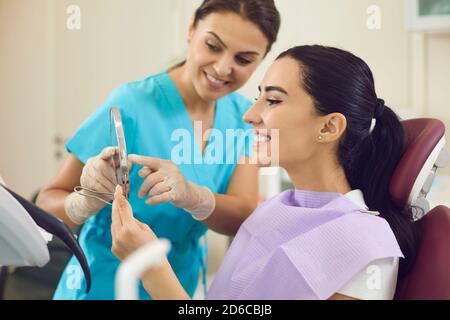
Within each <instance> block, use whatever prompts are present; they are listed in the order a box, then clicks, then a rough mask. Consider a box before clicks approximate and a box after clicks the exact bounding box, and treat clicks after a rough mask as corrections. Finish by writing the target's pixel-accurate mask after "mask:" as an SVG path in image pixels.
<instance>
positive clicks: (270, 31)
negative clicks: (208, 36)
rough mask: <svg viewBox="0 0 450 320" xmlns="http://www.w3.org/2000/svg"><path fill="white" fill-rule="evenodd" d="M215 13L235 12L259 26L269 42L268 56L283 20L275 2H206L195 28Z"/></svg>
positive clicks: (224, 0) (195, 18)
mask: <svg viewBox="0 0 450 320" xmlns="http://www.w3.org/2000/svg"><path fill="white" fill-rule="evenodd" d="M215 12H233V13H236V14H238V15H240V16H241V17H242V18H244V19H246V20H248V21H251V22H253V23H254V24H255V25H257V26H258V28H259V29H260V30H261V32H262V33H263V34H264V35H265V36H266V38H267V41H268V42H269V45H268V47H267V51H266V54H267V53H268V52H269V51H270V50H271V49H272V45H273V44H274V43H275V42H276V41H277V36H278V31H279V30H280V25H281V18H280V13H279V12H278V10H277V8H276V6H275V3H274V0H205V1H203V3H202V5H201V6H200V7H199V8H198V9H197V11H196V12H195V17H194V22H193V25H194V27H196V26H197V25H198V23H199V21H200V20H203V19H205V18H206V17H207V16H208V15H210V14H211V13H215Z"/></svg>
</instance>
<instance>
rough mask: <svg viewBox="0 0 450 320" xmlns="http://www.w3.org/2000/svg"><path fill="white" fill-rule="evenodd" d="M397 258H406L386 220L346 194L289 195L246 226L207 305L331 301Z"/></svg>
mask: <svg viewBox="0 0 450 320" xmlns="http://www.w3.org/2000/svg"><path fill="white" fill-rule="evenodd" d="M389 257H403V254H402V252H401V250H400V248H399V246H398V243H397V240H396V239H395V236H394V234H393V232H392V230H391V228H390V226H389V224H388V223H387V222H386V221H385V220H384V219H382V218H379V217H376V216H373V215H370V214H368V213H367V212H363V211H361V208H359V207H358V206H357V205H356V204H354V203H353V202H352V201H351V200H350V199H348V198H347V197H345V196H343V195H340V194H336V193H318V192H304V191H299V190H295V191H294V190H292V191H287V192H284V193H282V194H280V195H278V196H277V197H275V198H273V199H271V200H269V201H267V202H265V203H263V204H262V205H260V206H259V207H258V208H257V209H256V211H255V212H254V213H253V214H252V215H251V216H250V217H249V218H248V219H247V220H246V221H245V222H244V224H243V225H242V226H241V228H240V229H239V232H238V234H237V236H236V238H235V239H234V241H233V243H232V245H231V247H230V249H229V251H228V252H227V255H226V256H225V259H224V262H223V264H222V265H221V267H220V269H219V271H218V273H217V275H216V277H215V279H214V281H213V283H212V285H211V288H210V290H209V292H208V295H207V299H210V300H281V299H286V300H310V299H328V298H329V297H331V296H332V295H333V294H335V293H336V292H338V290H339V289H341V288H342V287H343V286H344V285H345V284H347V283H348V282H349V281H350V280H351V279H352V278H353V277H354V276H355V275H356V274H358V273H359V272H361V271H362V270H363V269H364V268H365V267H367V266H368V265H369V264H370V263H371V262H373V261H375V260H379V259H384V258H389Z"/></svg>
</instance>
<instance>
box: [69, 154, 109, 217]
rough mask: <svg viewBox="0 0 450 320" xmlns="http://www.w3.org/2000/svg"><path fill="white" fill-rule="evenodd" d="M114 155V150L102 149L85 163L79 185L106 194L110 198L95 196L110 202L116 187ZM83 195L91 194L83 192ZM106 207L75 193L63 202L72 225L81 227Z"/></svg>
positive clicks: (97, 201) (102, 203) (99, 202)
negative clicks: (109, 194) (108, 194)
mask: <svg viewBox="0 0 450 320" xmlns="http://www.w3.org/2000/svg"><path fill="white" fill-rule="evenodd" d="M115 154H116V148H113V147H110V148H106V149H104V150H103V151H102V152H101V153H100V154H99V155H98V156H96V157H94V158H91V159H89V160H88V161H87V163H86V165H85V166H84V168H83V172H82V174H81V178H80V183H81V187H82V188H84V189H89V190H93V191H97V192H108V193H111V196H106V195H102V196H100V195H95V196H97V197H99V198H102V199H104V200H105V201H111V200H112V199H113V194H114V191H115V189H116V185H117V178H116V174H115V171H114V165H113V162H112V157H113V156H114V155H115ZM83 193H85V194H89V195H91V194H92V193H90V192H86V191H85V190H84V191H83ZM105 206H106V203H104V202H102V201H100V200H98V199H95V198H92V197H86V196H83V195H80V194H77V193H75V192H74V193H72V194H70V195H69V196H68V197H67V198H66V200H65V202H64V208H65V210H66V213H67V216H68V217H69V218H70V220H72V222H73V223H75V224H77V225H81V224H83V223H84V222H86V220H87V219H89V218H90V217H91V216H93V215H94V214H95V213H97V212H98V211H100V210H101V209H103V208H104V207H105Z"/></svg>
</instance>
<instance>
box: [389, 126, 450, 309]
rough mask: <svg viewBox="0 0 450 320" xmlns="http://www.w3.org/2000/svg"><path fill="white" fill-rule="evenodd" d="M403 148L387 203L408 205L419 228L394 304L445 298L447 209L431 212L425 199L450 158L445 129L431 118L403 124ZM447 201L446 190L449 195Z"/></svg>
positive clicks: (448, 286)
mask: <svg viewBox="0 0 450 320" xmlns="http://www.w3.org/2000/svg"><path fill="white" fill-rule="evenodd" d="M403 125H404V128H405V130H406V134H407V150H406V152H405V154H404V155H403V157H402V159H401V160H400V162H399V165H398V167H397V169H396V171H395V172H394V175H393V177H392V180H391V184H390V194H391V199H392V200H393V201H394V203H395V205H396V206H397V207H398V208H405V207H407V206H412V207H413V208H414V209H413V210H414V217H413V218H414V220H415V221H416V223H418V224H419V230H420V233H421V235H420V243H419V247H418V252H417V259H416V262H415V265H414V267H413V268H412V270H411V272H410V273H409V274H408V275H406V276H405V277H404V278H403V279H401V280H400V281H399V283H398V285H397V292H396V296H395V299H396V300H448V299H450V209H449V208H448V207H446V206H438V207H436V208H434V209H432V210H430V204H429V202H428V200H427V199H426V197H427V195H428V193H429V192H430V190H431V187H432V185H433V181H434V178H435V175H436V170H437V169H439V168H443V167H445V166H446V165H447V164H448V163H449V160H450V157H449V153H448V151H447V149H445V136H444V135H445V126H444V124H443V123H442V122H441V121H439V120H435V119H416V120H408V121H404V122H403ZM449 197H450V192H449Z"/></svg>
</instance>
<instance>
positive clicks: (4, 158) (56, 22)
mask: <svg viewBox="0 0 450 320" xmlns="http://www.w3.org/2000/svg"><path fill="white" fill-rule="evenodd" d="M275 2H276V4H277V7H278V9H279V11H280V13H281V17H282V29H281V31H280V35H279V40H278V42H277V43H276V45H275V46H274V48H273V50H272V52H271V53H270V54H269V56H268V57H267V58H266V60H265V62H264V63H263V64H262V66H261V67H260V68H259V69H258V70H257V72H256V73H255V75H254V76H253V77H252V79H251V80H250V81H249V83H248V84H247V85H246V86H245V87H244V88H243V89H242V90H241V91H242V93H243V94H244V95H246V96H247V97H249V98H254V97H255V96H256V95H257V87H258V84H259V82H260V81H261V80H262V77H263V74H264V72H265V70H267V68H268V66H269V65H270V63H271V62H272V61H273V60H274V58H275V57H276V56H277V55H278V54H279V53H281V52H282V51H284V50H285V49H287V48H289V47H292V46H294V45H303V44H324V45H329V46H337V47H340V48H343V49H346V50H349V51H351V52H353V53H355V54H356V55H358V56H360V57H361V58H363V59H364V60H365V61H366V62H367V63H368V64H369V66H370V67H371V69H372V71H373V73H374V76H375V80H376V86H377V91H378V95H379V96H380V97H381V98H383V99H384V100H385V101H386V103H387V105H388V106H390V107H391V108H392V109H394V110H395V111H396V112H397V113H398V114H399V115H401V117H403V118H404V119H409V118H415V117H433V118H438V119H441V120H442V121H444V122H445V123H446V125H447V126H448V127H449V126H450V111H449V107H450V0H314V1H313V0H275ZM200 3H201V1H200V0H127V1H125V0H70V1H69V0H0V176H2V177H3V178H4V180H5V181H6V183H7V184H8V185H9V186H10V188H11V189H13V190H15V191H17V192H18V193H19V194H22V195H23V196H25V197H27V198H29V199H32V198H33V197H34V196H35V194H36V193H37V192H38V191H39V189H40V188H41V187H42V186H43V185H44V184H45V183H46V182H47V181H48V180H49V179H50V178H51V177H52V176H54V174H55V173H56V171H57V170H58V168H59V166H60V165H61V162H62V161H63V159H64V158H65V156H66V151H65V148H64V143H65V141H66V140H67V139H68V138H70V137H71V135H72V134H73V133H74V131H75V130H76V129H77V127H78V126H79V125H80V124H81V122H82V121H83V120H85V119H86V118H87V117H88V116H89V115H90V114H91V113H92V112H93V111H94V110H95V109H96V108H97V107H98V106H100V105H101V104H102V103H103V102H104V101H105V99H106V98H107V97H108V95H109V93H110V92H111V91H112V90H113V89H114V88H116V87H118V86H119V85H121V84H123V83H127V82H131V81H135V80H140V79H143V78H146V77H148V76H149V75H152V74H154V73H157V72H161V71H163V70H165V69H167V68H168V67H170V66H172V65H173V64H174V63H176V62H179V61H181V60H182V59H183V57H184V52H185V49H186V45H187V27H188V24H189V22H190V19H191V17H192V15H193V13H194V10H195V8H196V7H197V6H198V5H199V4H200ZM74 17H79V21H77V23H74V20H73V18H74ZM447 137H448V135H447ZM287 187H289V182H288V181H287V179H286V177H285V175H284V174H283V172H282V171H281V170H278V169H270V170H265V171H262V172H261V186H260V189H261V196H262V197H265V198H267V197H270V196H272V195H274V194H276V193H277V192H279V191H281V190H282V189H285V188H287ZM433 190H434V191H433V193H432V194H431V202H432V204H433V205H436V204H446V205H450V169H447V170H443V171H441V172H439V176H438V179H437V180H436V183H435V188H434V189H433ZM209 237H210V250H209V251H210V259H209V264H210V267H209V272H210V274H209V278H212V277H213V275H214V272H215V270H217V266H218V265H219V264H220V261H221V259H222V258H223V254H224V253H225V251H226V249H227V246H228V243H229V239H227V238H225V237H222V236H219V235H216V234H212V233H211V234H210V235H209ZM53 245H54V248H53V251H52V257H53V259H52V264H51V265H49V266H47V267H46V268H44V270H36V269H24V270H18V271H17V272H16V273H14V274H13V275H11V276H10V277H9V281H8V284H7V288H8V290H7V296H6V297H7V298H17V299H28V298H29V299H40V298H42V299H47V298H49V297H51V294H52V290H53V288H54V285H55V284H56V281H57V280H58V278H59V273H60V272H61V270H62V269H61V268H62V267H63V266H64V263H65V261H66V259H67V256H65V251H64V248H62V247H60V246H59V244H58V243H55V244H53Z"/></svg>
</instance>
